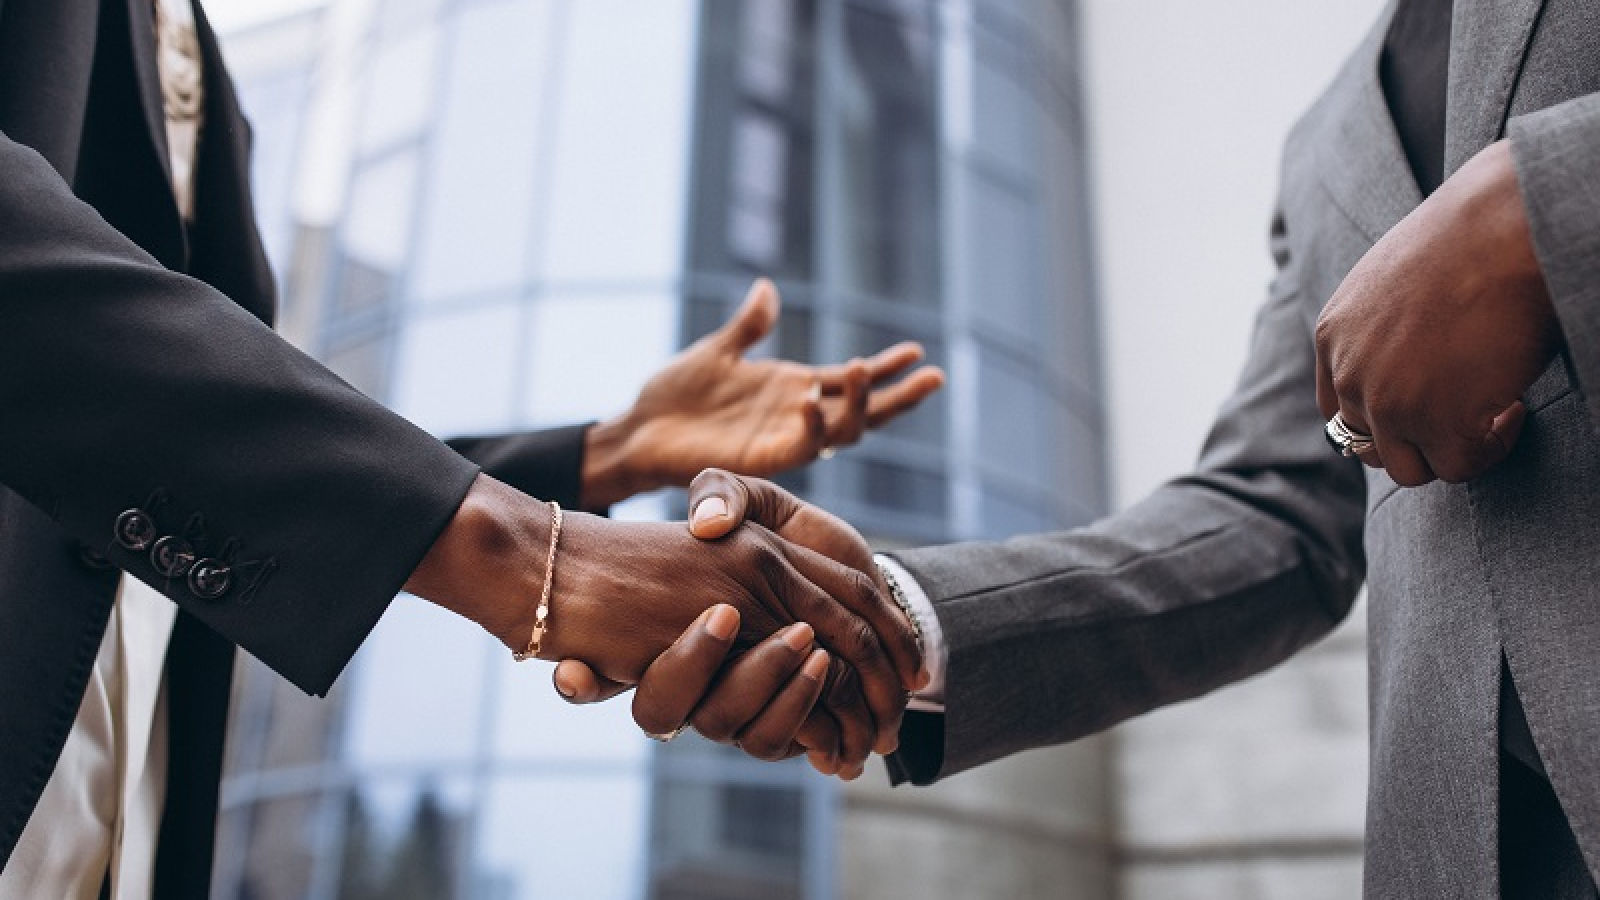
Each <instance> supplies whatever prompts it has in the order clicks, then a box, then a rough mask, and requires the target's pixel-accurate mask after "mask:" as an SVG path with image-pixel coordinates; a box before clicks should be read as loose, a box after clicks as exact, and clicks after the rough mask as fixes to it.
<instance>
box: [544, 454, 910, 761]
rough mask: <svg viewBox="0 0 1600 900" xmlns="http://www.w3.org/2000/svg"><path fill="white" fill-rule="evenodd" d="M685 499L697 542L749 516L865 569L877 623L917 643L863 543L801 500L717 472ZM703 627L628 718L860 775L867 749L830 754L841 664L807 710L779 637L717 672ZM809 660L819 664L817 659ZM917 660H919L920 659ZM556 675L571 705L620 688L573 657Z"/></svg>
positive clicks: (724, 534) (645, 686)
mask: <svg viewBox="0 0 1600 900" xmlns="http://www.w3.org/2000/svg"><path fill="white" fill-rule="evenodd" d="M689 504H690V509H691V510H692V514H691V517H690V528H691V530H692V531H693V533H694V536H695V537H697V538H700V539H702V540H707V541H717V542H721V541H725V540H730V539H736V538H737V536H738V534H739V533H740V531H741V530H742V529H740V527H739V526H740V525H741V524H744V523H746V522H747V521H748V522H749V523H751V524H752V525H754V526H757V527H761V528H762V529H764V530H766V529H770V530H771V531H772V532H774V533H776V535H777V536H778V537H779V538H782V539H784V540H786V541H792V542H793V543H795V544H797V545H800V546H803V547H807V548H809V549H810V550H813V551H816V552H818V553H820V554H823V555H825V556H828V557H830V558H832V559H834V560H836V561H838V562H840V563H843V564H844V565H846V566H849V567H850V568H852V569H854V570H856V571H858V572H862V573H870V574H868V576H867V577H870V578H871V579H872V580H873V583H874V585H875V586H876V588H877V597H878V603H879V610H880V615H879V618H878V622H881V621H882V620H883V619H885V618H886V619H888V627H889V628H890V629H891V630H892V632H893V633H895V634H897V635H898V637H897V638H896V642H905V641H909V642H911V643H912V644H913V645H914V644H915V636H914V633H913V631H912V629H911V623H910V622H909V621H907V620H906V618H905V616H904V614H903V613H902V612H901V611H900V610H899V608H898V607H896V606H895V605H894V603H893V602H892V601H891V600H889V599H888V591H887V586H886V585H883V584H882V583H881V580H880V579H881V575H879V573H878V569H877V566H876V565H875V564H874V562H873V559H872V551H871V549H870V548H869V547H868V545H867V542H866V541H865V540H864V539H863V538H862V537H861V535H860V534H859V533H858V532H857V531H856V530H855V529H854V528H852V527H850V525H848V524H847V523H845V522H844V521H843V520H841V519H839V518H837V517H836V516H833V515H831V514H830V513H827V512H825V511H824V510H821V509H819V508H817V507H814V506H811V505H809V504H806V503H804V502H802V501H800V500H799V499H798V498H796V497H794V496H793V495H791V494H789V493H788V492H787V491H784V490H783V489H782V488H779V487H778V486H777V485H774V484H772V483H771V482H767V481H763V480H761V479H755V478H744V477H741V476H737V475H733V474H731V473H728V472H724V471H720V470H715V469H713V470H707V471H706V472H703V473H701V475H700V476H699V477H697V478H696V479H695V480H694V483H693V485H692V486H691V487H690V491H689ZM746 527H751V526H748V525H747V526H746ZM878 622H875V626H876V627H884V626H883V625H881V624H878ZM705 631H706V629H705V628H700V629H696V628H691V629H690V631H689V632H688V633H686V634H685V635H684V636H683V638H682V639H681V640H680V642H679V643H678V644H677V645H675V646H674V648H673V650H671V651H669V652H668V653H667V654H663V655H662V657H661V658H659V659H658V660H656V661H655V663H653V664H652V665H651V666H650V668H649V670H648V671H647V672H646V673H645V676H644V678H643V679H642V680H641V681H640V682H639V693H638V695H637V696H636V697H635V702H634V718H635V720H636V721H637V722H639V724H640V727H642V728H644V729H645V730H646V731H651V732H655V731H659V730H660V729H659V726H660V725H661V724H662V723H663V720H664V719H665V720H668V721H672V722H674V723H683V722H688V723H689V724H692V725H694V726H695V728H696V729H697V730H699V731H700V732H701V733H702V734H704V735H705V736H707V737H708V738H711V739H713V740H721V741H731V740H736V741H737V742H738V744H739V746H740V747H742V748H743V749H744V750H745V751H746V752H748V753H750V754H751V755H753V756H757V757H758V758H763V759H768V758H773V757H774V755H782V756H787V755H793V753H795V752H797V751H798V750H800V749H802V748H803V749H805V750H807V751H808V753H809V756H810V759H811V763H812V765H813V766H814V767H815V768H817V770H818V771H821V772H823V773H825V774H840V775H842V776H843V777H845V778H847V779H848V778H854V777H856V776H858V775H860V774H861V770H862V765H863V763H864V762H865V760H866V754H864V753H860V754H855V753H850V752H848V750H846V751H845V752H843V754H842V756H840V757H838V758H834V756H833V755H832V754H830V753H829V752H828V747H829V745H830V743H829V742H830V740H831V735H832V733H833V731H834V730H835V729H836V728H837V730H839V731H841V732H847V731H849V730H850V729H851V728H852V727H854V726H853V725H852V720H853V719H856V718H858V715H856V714H855V713H853V712H852V711H851V710H850V704H851V697H852V696H853V693H854V691H853V690H852V689H851V684H852V680H853V679H852V672H851V670H850V667H849V666H848V665H846V664H845V663H846V662H847V661H845V660H840V659H837V658H836V659H834V660H832V662H833V665H832V670H831V673H830V677H829V679H828V688H827V690H826V693H825V695H824V697H823V700H824V702H823V703H822V704H821V705H820V706H818V707H817V708H815V709H812V708H809V707H806V706H803V705H801V704H800V703H798V702H797V701H796V698H797V697H799V696H802V695H803V694H804V693H805V691H807V690H808V689H809V684H808V683H807V681H806V678H807V676H808V674H809V673H807V672H806V671H804V670H802V671H801V673H800V675H796V676H793V677H790V675H789V673H791V672H793V671H794V670H795V668H796V667H797V666H799V665H800V662H799V661H798V660H797V659H795V658H794V654H793V653H792V652H791V653H788V654H785V653H784V652H783V651H782V650H781V649H780V645H781V644H782V643H783V642H784V640H785V639H786V636H785V635H784V634H783V633H781V632H780V633H779V634H778V635H775V636H774V637H772V638H769V639H768V640H767V641H765V642H764V643H763V644H761V645H760V646H758V647H757V648H756V650H754V651H751V652H750V653H747V654H745V655H744V656H742V657H739V658H737V659H736V660H735V661H734V662H733V663H732V664H730V665H729V666H728V668H727V669H725V670H724V669H721V666H722V663H723V662H724V660H725V659H726V657H727V656H728V653H729V650H730V647H729V645H728V643H727V642H726V641H717V640H714V639H711V638H709V637H707V636H706V635H705V634H704V633H703V632H705ZM758 653H759V654H761V655H760V656H759V657H758V656H757V654H758ZM780 659H787V662H786V663H782V664H780V662H779V661H778V660H780ZM807 662H808V663H811V664H820V661H813V660H807ZM918 662H919V666H920V663H921V659H920V656H919V659H918ZM556 679H557V684H558V685H559V686H561V687H562V693H563V694H568V695H570V696H571V697H572V698H573V699H574V701H575V702H591V701H594V700H600V699H604V698H605V697H607V696H611V695H612V694H614V693H615V691H616V690H619V689H620V688H618V687H616V686H614V685H605V684H603V683H602V682H601V680H600V679H597V678H596V677H595V676H594V674H593V673H592V672H591V671H589V670H588V669H587V667H584V666H582V665H581V664H577V663H575V662H572V661H566V662H563V663H562V664H561V666H560V667H559V668H558V670H557V673H556ZM926 682H927V672H926V671H925V670H924V669H922V668H919V671H918V673H917V675H916V677H915V678H914V679H913V680H912V681H911V682H910V683H908V684H907V685H906V687H907V688H909V689H912V690H915V689H917V688H920V687H922V686H923V685H925V684H926ZM669 697H670V698H671V700H670V702H666V703H663V702H662V699H661V698H669ZM896 699H897V701H898V703H899V707H898V708H897V709H896V713H895V716H894V718H893V721H892V724H893V727H894V728H895V729H896V730H898V727H899V714H900V712H901V711H903V704H904V701H905V695H904V693H903V692H902V694H901V695H900V696H899V697H897V698H896ZM686 704H687V705H692V706H693V711H692V712H691V713H689V714H688V715H684V709H685V706H686ZM658 706H664V707H666V708H668V709H670V710H671V713H670V714H667V713H661V714H659V715H658V714H657V712H656V711H655V710H656V707H658ZM830 720H831V721H830ZM879 721H882V720H881V719H880V720H879ZM776 735H792V736H793V741H794V743H793V744H792V745H790V744H785V746H784V751H783V752H782V753H781V754H774V750H775V747H776V740H775V737H774V736H776ZM879 736H880V741H879V743H878V744H877V746H875V747H874V748H872V749H875V750H877V751H878V752H881V753H886V752H892V751H893V750H894V748H895V741H894V739H893V738H890V739H888V740H883V738H884V734H883V732H882V730H881V729H880V731H879Z"/></svg>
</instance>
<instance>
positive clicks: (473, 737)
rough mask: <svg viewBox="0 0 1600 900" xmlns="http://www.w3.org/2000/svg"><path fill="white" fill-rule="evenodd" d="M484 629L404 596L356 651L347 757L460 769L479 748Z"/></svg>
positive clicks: (357, 761) (488, 643)
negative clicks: (456, 765)
mask: <svg viewBox="0 0 1600 900" xmlns="http://www.w3.org/2000/svg"><path fill="white" fill-rule="evenodd" d="M498 647H499V645H498V644H497V643H495V642H494V641H493V639H492V638H489V637H488V636H487V635H485V634H484V633H483V631H482V629H480V628H478V627H477V626H476V625H474V624H472V623H471V622H468V621H467V620H465V619H462V618H460V617H459V616H456V615H454V614H453V613H449V612H446V611H445V610H444V609H442V608H441V607H438V606H435V605H433V604H431V603H427V602H425V601H422V600H418V599H416V598H415V597H408V596H401V597H400V598H399V599H398V600H396V601H395V602H394V603H392V604H390V606H389V609H388V611H387V612H385V613H384V615H383V618H382V619H380V620H379V621H378V627H377V628H375V629H374V630H373V632H372V634H371V636H369V637H368V638H367V641H366V643H364V644H362V645H361V650H360V651H359V652H358V653H357V654H356V657H355V662H354V664H353V666H354V668H353V669H352V671H351V673H350V676H353V677H352V684H351V690H350V706H349V713H348V715H349V717H348V718H347V719H346V722H345V739H344V740H345V746H344V756H345V758H346V760H347V761H348V762H349V763H350V764H351V765H352V766H355V767H357V768H360V767H366V766H382V765H398V764H416V765H436V764H442V763H447V762H453V763H457V764H459V763H462V762H466V761H468V760H470V759H472V758H473V756H474V751H475V748H476V746H477V744H478V732H479V722H480V721H481V719H482V717H483V715H484V709H483V704H484V702H485V699H486V698H485V692H484V684H485V681H484V670H485V667H486V665H487V662H488V660H487V658H486V656H485V654H487V653H491V652H493V651H495V650H496V649H498Z"/></svg>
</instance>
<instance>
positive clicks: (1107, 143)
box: [1081, 0, 1381, 507]
mask: <svg viewBox="0 0 1600 900" xmlns="http://www.w3.org/2000/svg"><path fill="white" fill-rule="evenodd" d="M1380 6H1381V4H1380V3H1379V2H1378V0H1135V2H1130V0H1083V2H1082V7H1081V8H1082V13H1083V20H1084V29H1085V37H1084V49H1085V52H1086V54H1087V67H1086V78H1087V83H1086V88H1087V96H1088V101H1089V102H1088V107H1089V123H1088V124H1089V136H1090V145H1091V154H1092V156H1091V159H1092V163H1091V164H1092V166H1093V180H1094V185H1095V189H1096V191H1097V195H1096V197H1095V203H1096V209H1095V224H1096V230H1097V234H1096V238H1097V240H1098V241H1099V246H1098V252H1099V276H1100V283H1101V289H1102V290H1101V309H1102V316H1103V322H1104V325H1103V328H1104V332H1105V347H1106V375H1107V382H1108V385H1109V389H1110V393H1109V404H1108V406H1109V409H1110V414H1111V415H1110V418H1111V460H1112V471H1113V484H1112V487H1113V492H1112V496H1113V498H1114V502H1115V504H1116V505H1117V506H1119V507H1120V506H1126V505H1127V504H1129V503H1131V502H1133V501H1136V500H1138V499H1139V498H1140V497H1141V496H1143V495H1144V494H1145V493H1147V492H1148V491H1149V490H1150V489H1151V488H1152V487H1154V486H1156V485H1157V484H1159V483H1160V482H1161V481H1163V480H1165V479H1166V478H1169V477H1171V476H1172V475H1175V474H1178V473H1180V472H1183V471H1185V470H1186V469H1187V468H1188V467H1189V465H1190V464H1191V463H1192V462H1193V460H1194V457H1195V454H1196V452H1197V451H1198V450H1199V447H1200V441H1201V440H1202V439H1203V438H1204V436H1205V431H1206V427H1207V425H1208V424H1209V423H1210V421H1211V418H1212V416H1213V414H1214V413H1215V412H1216V410H1217V407H1218V405H1219V404H1220V403H1221V401H1222V400H1223V398H1224V397H1225V396H1226V395H1227V393H1228V391H1229V390H1230V388H1231V387H1232V385H1233V382H1234V378H1235V376H1236V375H1237V373H1238V371H1239V367H1240V364H1241V362H1242V360H1243V354H1244V348H1245V341H1246V339H1247V337H1248V335H1249V325H1250V318H1251V315H1252V313H1253V311H1254V309H1255V307H1256V305H1257V304H1258V303H1259V302H1260V301H1261V300H1262V298H1263V297H1264V296H1265V294H1264V289H1265V286H1266V284H1267V280H1268V279H1269V278H1270V276H1271V261H1270V258H1269V257H1268V255H1267V226H1268V220H1269V217H1270V215H1271V211H1272V200H1273V196H1274V192H1275V191H1276V188H1277V173H1278V151H1279V148H1280V146H1281V144H1282V142H1283V138H1284V136H1285V135H1286V134H1287V133H1288V130H1289V127H1290V126H1291V125H1292V124H1293V123H1294V121H1295V119H1296V118H1298V117H1299V115H1300V114H1301V112H1302V111H1303V110H1304V109H1305V108H1306V107H1307V106H1308V105H1309V104H1310V102H1311V101H1312V99H1314V98H1315V97H1316V95H1317V94H1318V93H1319V92H1320V91H1321V90H1322V88H1323V87H1324V86H1325V85H1326V84H1327V83H1328V81H1329V80H1331V78H1332V77H1333V74H1334V72H1335V71H1336V70H1337V69H1338V67H1339V65H1340V64H1341V62H1342V61H1343V59H1344V57H1345V55H1346V54H1347V53H1348V52H1349V51H1350V50H1351V49H1353V48H1354V46H1355V44H1356V43H1357V42H1359V41H1360V39H1361V37H1362V36H1363V35H1364V34H1365V33H1366V31H1367V29H1368V28H1370V27H1371V24H1372V22H1373V21H1374V20H1375V19H1376V17H1377V13H1378V10H1379V7H1380Z"/></svg>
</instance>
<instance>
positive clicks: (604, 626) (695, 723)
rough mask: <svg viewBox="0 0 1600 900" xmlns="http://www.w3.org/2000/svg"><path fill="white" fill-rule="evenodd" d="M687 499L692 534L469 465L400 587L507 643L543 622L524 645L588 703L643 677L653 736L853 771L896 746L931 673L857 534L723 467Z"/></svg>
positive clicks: (645, 722)
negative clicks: (455, 497) (526, 487)
mask: <svg viewBox="0 0 1600 900" xmlns="http://www.w3.org/2000/svg"><path fill="white" fill-rule="evenodd" d="M690 509H691V510H693V515H692V518H691V521H690V523H689V525H688V527H685V525H684V523H681V522H666V523H638V522H616V521H613V520H610V519H606V518H603V517H600V516H593V515H588V514H584V513H565V514H559V513H557V512H556V508H555V507H554V505H553V504H552V505H546V504H544V503H541V502H539V501H536V500H533V499H532V498H530V497H528V496H527V495H525V494H522V493H521V492H519V491H516V490H515V489H513V488H510V487H508V486H506V485H504V484H501V483H500V482H497V481H495V480H494V479H492V478H489V477H488V476H479V478H478V481H477V482H476V483H475V484H474V486H473V487H472V489H471V490H470V491H469V492H468V494H467V499H466V501H465V502H464V503H463V505H462V509H461V511H460V512H459V513H458V514H457V516H456V519H455V520H454V521H453V522H452V524H451V526H450V527H448V528H447V529H446V531H445V533H444V535H442V536H441V537H440V539H439V541H438V542H437V543H436V544H435V546H434V548H433V550H432V551H430V554H429V559H428V560H427V561H425V564H424V566H423V567H421V568H419V569H418V572H417V574H416V575H414V576H413V578H412V582H411V583H410V584H409V585H408V589H409V590H411V591H412V593H415V594H417V595H419V596H422V597H426V598H428V599H430V600H433V601H434V602H436V603H440V605H443V606H446V607H447V608H452V609H454V610H455V611H456V612H459V613H461V614H462V615H464V616H466V617H467V618H470V619H473V620H474V621H476V622H478V623H479V624H480V625H482V626H483V627H484V628H486V629H487V630H488V631H489V632H490V633H492V634H494V635H495V636H496V637H497V638H499V639H500V640H501V641H502V642H503V643H504V644H505V645H506V647H507V648H508V649H510V650H511V651H513V652H514V653H518V654H521V653H524V652H525V651H527V650H530V649H535V648H533V647H531V645H530V636H531V635H533V634H534V633H535V628H536V627H538V626H540V625H541V624H542V625H544V626H547V627H544V628H543V629H542V630H541V637H540V639H539V640H538V641H537V642H536V643H537V647H536V653H535V655H537V656H539V657H540V658H543V659H549V660H564V661H565V662H563V663H562V665H561V667H560V668H558V670H557V672H556V684H557V689H558V690H559V692H560V693H561V694H562V695H563V696H564V697H566V698H567V699H568V700H570V701H572V702H575V703H586V702H594V701H599V700H604V699H609V698H610V697H613V696H615V695H616V694H618V693H621V692H622V691H623V690H625V689H626V688H628V687H630V686H635V685H636V686H637V687H638V691H637V693H636V694H635V696H634V701H633V715H634V719H635V721H637V722H638V723H639V725H640V727H641V728H643V729H644V730H645V732H646V733H648V734H651V735H652V736H655V737H657V738H658V739H670V737H671V736H675V735H676V733H677V732H679V731H680V730H682V729H683V728H686V727H689V726H692V727H694V728H695V729H696V730H698V731H699V732H700V733H701V734H703V735H705V736H706V737H707V738H710V739H711V740H714V741H720V742H724V743H727V742H731V743H734V744H736V745H737V746H739V747H740V748H741V749H743V750H744V751H745V752H747V753H749V754H750V755H752V756H755V757H758V758H760V759H767V760H777V759H786V758H789V757H792V756H797V755H799V754H801V753H806V754H807V755H808V757H809V760H810V762H811V764H812V765H813V766H814V767H815V768H816V769H817V770H818V771H820V772H823V773H824V774H830V775H832V774H838V775H840V776H842V777H844V778H847V779H851V778H855V777H857V776H859V775H860V774H861V771H862V768H863V766H864V764H865V762H866V759H867V756H868V755H869V754H870V753H872V752H874V751H876V752H878V753H890V752H893V751H894V749H895V748H896V746H897V740H898V737H897V736H898V733H899V728H900V718H901V715H902V713H903V712H904V710H905V705H906V700H907V697H908V692H910V691H914V690H917V689H919V688H921V687H923V686H924V685H925V684H926V683H927V680H928V675H927V672H926V670H925V667H924V665H923V655H922V649H921V647H920V646H919V635H918V630H917V628H916V626H915V625H914V623H913V620H912V617H911V616H910V614H909V611H908V610H905V609H902V607H901V606H900V605H898V604H897V603H896V602H895V600H894V599H892V595H891V592H890V591H889V589H888V586H887V585H886V584H885V582H884V577H883V575H882V574H881V573H880V571H879V570H878V567H877V565H876V563H875V562H874V561H873V557H872V552H871V550H870V549H869V548H868V546H867V543H866V541H865V540H864V539H863V538H862V537H861V535H860V534H859V533H858V532H856V531H855V529H853V528H851V527H850V526H849V525H847V524H846V523H845V522H843V521H842V520H840V519H838V518H837V517H835V516H833V515H831V514H829V513H827V512H824V511H822V510H820V509H817V508H816V507H813V506H809V505H807V504H805V503H802V502H801V501H799V500H798V499H796V498H795V497H794V496H792V495H790V494H789V493H787V492H786V491H784V490H782V489H781V488H779V487H777V486H776V485H774V484H772V483H770V482H767V481H763V480H760V479H755V478H744V477H741V476H737V475H733V474H730V473H728V472H725V471H722V470H715V469H712V470H707V471H705V472H703V473H701V474H700V476H699V477H697V478H696V479H694V481H693V483H692V485H691V487H690ZM558 515H560V523H561V524H560V525H559V526H558V525H557V516H558ZM550 548H553V551H551V552H547V550H549V549H550ZM552 563H553V564H552ZM485 578H487V581H485V580H484V579H485ZM547 583H548V585H549V590H548V594H547V593H546V584H547ZM468 584H471V585H473V586H474V587H475V589H473V590H463V589H461V588H463V587H465V586H467V585H468ZM485 584H488V585H489V588H488V589H487V590H484V589H483V586H484V585H485ZM543 596H548V598H549V599H548V606H547V608H546V610H545V614H544V615H541V614H540V606H541V605H543V604H542V603H541V600H540V598H541V597H543ZM463 597H464V598H470V599H467V600H459V601H451V600H450V598H463ZM519 658H520V657H519Z"/></svg>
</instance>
